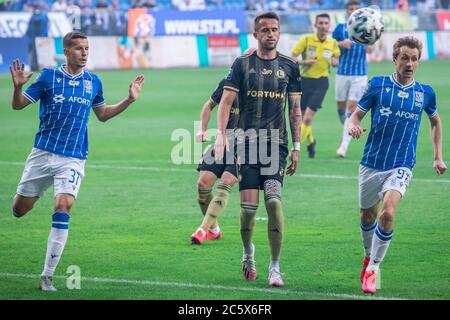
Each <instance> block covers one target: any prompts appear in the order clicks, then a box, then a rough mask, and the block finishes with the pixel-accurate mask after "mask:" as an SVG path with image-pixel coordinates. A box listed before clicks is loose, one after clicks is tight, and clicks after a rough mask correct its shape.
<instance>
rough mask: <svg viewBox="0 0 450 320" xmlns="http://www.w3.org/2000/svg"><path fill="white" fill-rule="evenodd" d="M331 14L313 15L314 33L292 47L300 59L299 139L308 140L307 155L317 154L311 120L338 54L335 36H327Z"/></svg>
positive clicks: (323, 94)
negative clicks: (300, 118)
mask: <svg viewBox="0 0 450 320" xmlns="http://www.w3.org/2000/svg"><path fill="white" fill-rule="evenodd" d="M330 22H331V19H330V15H329V14H328V13H321V14H319V15H317V16H316V21H315V24H314V26H315V27H316V30H317V31H316V33H313V34H308V35H305V36H303V37H302V38H300V40H299V41H298V42H297V43H296V45H295V47H294V49H292V56H293V57H294V58H297V57H298V56H299V55H301V56H302V60H300V61H299V63H300V66H301V72H300V74H301V76H302V98H301V108H302V114H303V124H302V128H301V132H300V142H301V143H303V142H304V140H305V138H306V139H308V148H307V150H308V156H309V157H310V158H314V155H315V154H316V139H314V137H313V134H312V121H313V118H314V115H315V114H316V112H317V110H318V109H320V108H321V107H322V101H323V99H324V98H325V94H326V93H327V90H328V86H329V84H328V76H329V75H330V65H331V66H333V67H336V66H337V65H338V62H339V60H338V58H339V55H340V51H339V46H338V43H337V41H336V40H335V39H333V38H332V37H329V36H328V33H329V30H330Z"/></svg>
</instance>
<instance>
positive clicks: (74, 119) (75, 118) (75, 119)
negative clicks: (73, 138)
mask: <svg viewBox="0 0 450 320" xmlns="http://www.w3.org/2000/svg"><path fill="white" fill-rule="evenodd" d="M70 107H72V105H71V106H70ZM80 110H81V108H78V112H77V115H76V117H74V118H73V121H72V126H71V127H70V131H69V134H68V135H67V138H66V143H65V144H64V150H63V153H64V152H66V146H67V141H69V137H70V134H71V133H72V129H73V125H74V124H75V121H77V118H78V115H79V114H80Z"/></svg>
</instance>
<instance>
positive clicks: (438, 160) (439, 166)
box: [430, 114, 447, 175]
mask: <svg viewBox="0 0 450 320" xmlns="http://www.w3.org/2000/svg"><path fill="white" fill-rule="evenodd" d="M430 132H431V141H432V142H433V148H434V164H433V166H434V170H435V171H436V173H437V174H438V175H442V174H444V173H445V171H446V170H447V165H446V164H445V162H444V161H443V159H442V123H441V119H440V117H439V115H438V114H436V115H435V116H434V117H432V118H430Z"/></svg>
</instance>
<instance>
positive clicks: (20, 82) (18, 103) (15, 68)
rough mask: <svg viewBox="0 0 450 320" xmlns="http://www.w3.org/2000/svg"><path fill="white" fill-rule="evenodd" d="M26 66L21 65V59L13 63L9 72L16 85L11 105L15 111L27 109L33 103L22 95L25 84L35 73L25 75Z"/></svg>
mask: <svg viewBox="0 0 450 320" xmlns="http://www.w3.org/2000/svg"><path fill="white" fill-rule="evenodd" d="M24 70H25V65H24V64H23V63H22V64H21V63H20V60H19V59H16V60H14V61H13V63H12V65H10V66H9V71H10V72H11V77H12V82H13V85H14V90H13V95H12V101H11V105H12V107H13V109H14V110H20V109H23V108H25V107H26V106H27V105H29V104H30V103H31V101H30V100H28V99H27V98H25V97H24V96H23V95H22V88H23V86H24V84H25V83H27V81H28V80H30V78H31V77H32V76H33V72H30V73H29V74H25V71H24Z"/></svg>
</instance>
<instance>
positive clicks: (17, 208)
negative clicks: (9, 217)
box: [11, 196, 34, 218]
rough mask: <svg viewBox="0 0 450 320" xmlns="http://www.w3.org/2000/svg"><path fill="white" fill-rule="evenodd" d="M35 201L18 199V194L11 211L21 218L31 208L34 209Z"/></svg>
mask: <svg viewBox="0 0 450 320" xmlns="http://www.w3.org/2000/svg"><path fill="white" fill-rule="evenodd" d="M33 204H34V203H33V202H30V201H21V200H17V196H16V197H15V198H14V202H13V204H12V207H11V211H12V214H13V216H14V217H16V218H21V217H23V216H24V215H26V214H27V213H28V212H29V211H30V210H31V209H33Z"/></svg>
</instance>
